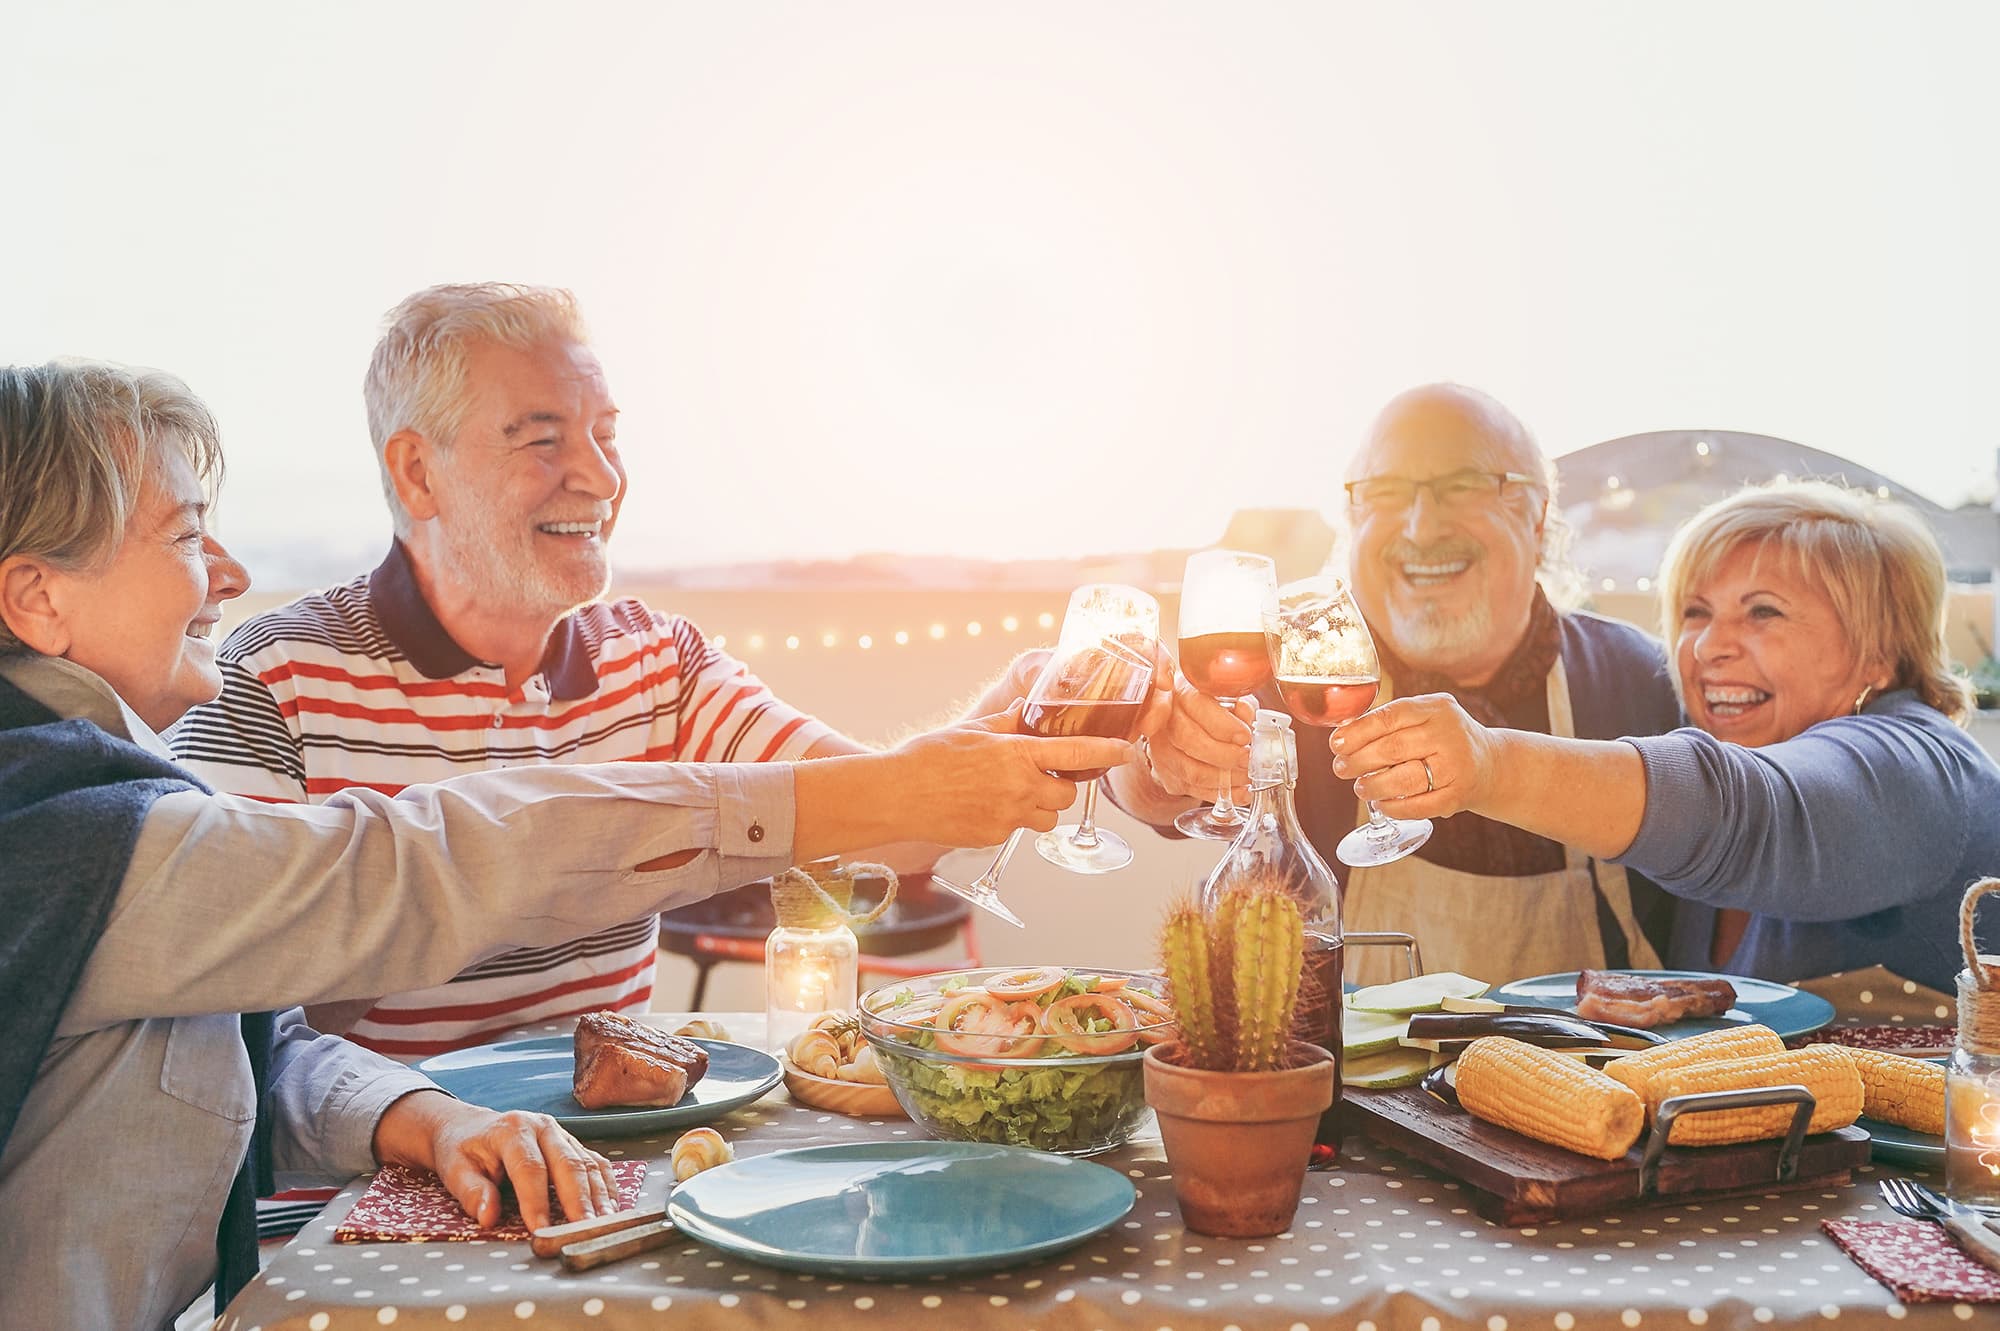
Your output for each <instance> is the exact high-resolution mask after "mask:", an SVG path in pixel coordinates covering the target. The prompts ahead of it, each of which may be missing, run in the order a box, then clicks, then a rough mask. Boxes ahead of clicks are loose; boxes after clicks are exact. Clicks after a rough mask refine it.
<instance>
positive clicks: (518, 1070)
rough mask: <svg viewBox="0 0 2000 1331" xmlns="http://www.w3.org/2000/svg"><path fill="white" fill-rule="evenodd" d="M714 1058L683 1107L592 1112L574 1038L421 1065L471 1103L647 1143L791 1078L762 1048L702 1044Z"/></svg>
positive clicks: (498, 1047) (509, 1043)
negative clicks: (577, 1085)
mask: <svg viewBox="0 0 2000 1331" xmlns="http://www.w3.org/2000/svg"><path fill="white" fill-rule="evenodd" d="M695 1043H696V1044H698V1045H700V1046H701V1047H702V1048H703V1049H706V1050H707V1051H708V1075H707V1076H705V1077H703V1078H702V1079H701V1080H700V1081H698V1082H696V1083H695V1084H694V1085H693V1086H691V1087H689V1088H688V1093H687V1094H686V1095H684V1096H682V1097H681V1099H680V1103H679V1104H676V1105H669V1106H666V1107H664V1108H661V1107H654V1108H634V1109H617V1108H613V1109H585V1108H584V1107H583V1106H582V1105H580V1104H578V1103H577V1102H576V1099H575V1097H573V1096H572V1095H570V1093H569V1092H570V1087H571V1085H573V1084H574V1082H575V1078H576V1054H575V1041H574V1040H573V1039H572V1038H571V1037H570V1036H567V1035H551V1036H543V1037H541V1038H538V1039H533V1040H502V1041H501V1042H500V1043H499V1044H482V1045H477V1046H474V1047H473V1048H471V1049H455V1050H453V1051H452V1052H451V1053H449V1054H438V1055H436V1056H435V1057H432V1058H427V1059H425V1060H424V1061H423V1062H421V1063H419V1064H417V1071H419V1072H421V1073H423V1074H424V1075H425V1076H426V1077H429V1078H430V1079H431V1080H432V1081H434V1082H436V1083H437V1084H438V1085H440V1086H442V1087H444V1088H445V1089H446V1090H447V1091H450V1092H451V1093H452V1094H453V1095H455V1096H457V1097H458V1098H459V1099H461V1100H464V1101H465V1102H466V1103H468V1104H475V1105H485V1106H486V1107H487V1108H488V1109H502V1110H505V1109H531V1110H534V1111H535V1112H536V1113H540V1114H550V1115H553V1116H554V1117H555V1120H556V1121H557V1122H558V1123H560V1124H562V1125H563V1126H564V1127H566V1128H568V1129H569V1130H570V1131H571V1132H573V1133H575V1134H576V1135H577V1136H579V1137H641V1136H644V1135H646V1134H647V1133H650V1132H667V1131H671V1130H672V1129H675V1128H691V1127H693V1126H694V1125H695V1124H697V1123H707V1122H708V1121H710V1120H711V1119H716V1118H720V1117H722V1116H723V1115H724V1114H726V1113H728V1112H729V1111H730V1110H732V1109H735V1108H737V1107H738V1106H740V1105H747V1104H749V1103H750V1102H751V1101H752V1100H755V1099H757V1098H759V1097H760V1096H762V1095H764V1094H765V1093H766V1092H768V1091H769V1090H770V1089H771V1088H772V1087H773V1086H776V1085H777V1084H778V1082H779V1081H780V1080H782V1079H783V1075H784V1074H783V1073H782V1072H781V1071H780V1070H779V1068H778V1060H777V1059H775V1058H772V1057H771V1056H770V1055H769V1054H767V1053H765V1052H764V1051H763V1050H761V1049H751V1048H749V1047H748V1046H745V1045H740V1044H729V1043H727V1042H725V1041H722V1040H696V1041H695Z"/></svg>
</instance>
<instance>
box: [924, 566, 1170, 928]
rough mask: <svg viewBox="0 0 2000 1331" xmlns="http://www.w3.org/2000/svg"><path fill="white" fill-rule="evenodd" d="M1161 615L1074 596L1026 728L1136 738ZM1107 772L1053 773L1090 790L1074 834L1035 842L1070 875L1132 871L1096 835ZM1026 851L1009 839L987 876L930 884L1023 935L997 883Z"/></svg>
mask: <svg viewBox="0 0 2000 1331" xmlns="http://www.w3.org/2000/svg"><path fill="white" fill-rule="evenodd" d="M1159 631H1160V606H1159V603H1158V602H1157V601H1155V600H1154V599H1153V598H1152V597H1150V596H1148V595H1146V593H1144V592H1142V591H1140V590H1139V589H1138V588H1136V587H1124V586H1120V585H1118V584H1116V583H1092V584H1089V585H1087V586H1083V587H1079V588H1077V589H1076V590H1075V591H1074V592H1072V593H1070V598H1069V609H1068V610H1067V611H1065V612H1064V614H1063V623H1062V634H1061V636H1060V638H1059V639H1058V640H1057V643H1056V650H1055V653H1054V655H1052V656H1050V657H1049V660H1048V663H1047V664H1046V665H1044V666H1043V667H1042V673H1041V674H1039V675H1037V676H1036V677H1035V682H1034V684H1033V686H1031V687H1030V688H1029V690H1028V701H1027V705H1026V707H1024V708H1023V709H1022V712H1021V726H1022V728H1023V729H1024V730H1026V731H1028V732H1029V733H1031V734H1036V735H1101V736H1105V737H1108V738H1111V739H1124V740H1130V739H1132V738H1134V737H1136V736H1137V735H1138V733H1139V721H1140V718H1141V717H1142V715H1143V714H1144V712H1145V709H1146V695H1147V693H1148V691H1149V690H1150V689H1151V688H1152V686H1153V652H1154V650H1155V648H1156V646H1157V644H1158V637H1159ZM1104 771H1105V769H1104V768H1101V767H1093V768H1089V769H1086V770H1083V771H1076V772H1057V773H1055V775H1056V776H1060V777H1066V778H1068V779H1069V780H1071V781H1081V782H1085V783H1087V784H1086V785H1085V787H1084V792H1083V817H1082V821H1081V822H1079V823H1078V824H1077V825H1076V826H1075V827H1074V828H1073V829H1070V830H1068V831H1067V832H1066V831H1065V829H1062V828H1057V829H1056V830H1054V831H1051V832H1044V833H1042V834H1041V836H1039V837H1037V838H1036V839H1035V849H1036V850H1038V851H1039V852H1041V855H1042V858H1044V859H1046V860H1048V861H1049V862H1050V863H1052V864H1057V865H1060V866H1061V867H1063V868H1065V869H1068V870H1070V871H1072V872H1074V873H1108V872H1110V871H1111V870H1113V869H1122V868H1123V867H1125V866H1126V865H1127V864H1130V863H1131V862H1132V848H1131V847H1130V846H1128V845H1126V844H1125V842H1124V840H1123V839H1122V838H1121V837H1119V836H1117V835H1115V834H1114V833H1111V832H1106V831H1104V830H1103V829H1101V828H1099V827H1098V826H1097V820H1096V812H1097V778H1098V777H1100V776H1102V775H1104ZM1020 841H1021V829H1018V828H1017V829H1016V830H1015V831H1014V833H1013V835H1011V836H1009V837H1008V838H1007V841H1006V844H1004V845H1003V846H1001V847H1000V852H999V853H998V854H997V855H995V856H994V857H993V863H992V864H990V865H988V866H987V869H986V872H985V873H983V874H981V875H979V877H977V878H975V879H973V880H972V881H971V882H969V883H954V882H952V881H950V880H949V879H946V878H943V877H940V876H938V875H937V874H935V873H933V874H932V876H931V881H932V882H934V883H936V884H937V885H938V886H940V887H942V888H944V889H945V890H946V891H948V892H953V893H956V894H957V895H959V896H961V897H964V898H965V899H966V900H967V901H969V902H971V903H972V904H973V905H975V906H977V907H979V908H980V909H981V910H984V911H987V912H989V913H990V914H992V915H995V916H997V917H998V918H1000V919H1003V920H1005V921H1007V923H1009V924H1011V925H1014V926H1015V927H1017V928H1022V927H1025V926H1023V925H1022V924H1021V920H1020V917H1019V916H1017V915H1015V914H1014V912H1013V911H1012V910H1010V909H1008V907H1007V905H1006V903H1004V902H1002V901H1001V900H1000V875H1002V874H1003V873H1005V872H1006V871H1007V862H1008V861H1009V860H1011V859H1012V858H1013V856H1014V850H1015V848H1016V847H1017V846H1018V845H1019V844H1020Z"/></svg>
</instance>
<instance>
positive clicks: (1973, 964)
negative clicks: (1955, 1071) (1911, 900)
mask: <svg viewBox="0 0 2000 1331" xmlns="http://www.w3.org/2000/svg"><path fill="white" fill-rule="evenodd" d="M1994 892H2000V878H1982V879H1980V880H1979V881H1978V882H1976V883H1974V884H1973V885H1972V886H1971V887H1968V888H1967V889H1965V900H1964V902H1963V903H1961V904H1960V906H1959V908H1958V941H1959V946H1960V947H1961V948H1963V949H1964V951H1965V969H1964V970H1963V971H1961V972H1959V976H1958V1043H1959V1048H1961V1049H1971V1050H1974V1051H1977V1052H1979V1053H1994V1054H2000V965H1994V964H1992V963H1991V962H1990V961H1989V960H1988V959H1987V958H1985V957H1982V956H1980V954H1979V945H1978V943H1977V942H1976V941H1975V940H1974V938H1973V935H1972V922H1973V917H1974V916H1975V915H1976V914H1978V911H1979V902H1980V899H1981V898H1983V897H1985V896H1987V895H1988V894H1989V893H1994Z"/></svg>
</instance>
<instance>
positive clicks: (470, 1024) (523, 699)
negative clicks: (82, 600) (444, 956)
mask: <svg viewBox="0 0 2000 1331" xmlns="http://www.w3.org/2000/svg"><path fill="white" fill-rule="evenodd" d="M218 659H219V661H220V663H221V667H222V674H223V691H222V696H221V697H220V698H218V699H217V700H216V701H214V702H212V703H208V704H206V705H204V706H202V707H198V708H196V709H195V710H193V711H191V712H189V713H188V714H187V716H186V717H184V718H183V719H182V720H181V722H180V723H179V724H178V725H176V726H175V727H174V728H173V730H172V731H170V732H169V734H168V741H169V742H170V743H171V744H172V745H173V748H174V752H175V753H176V754H177V755H178V756H179V758H180V760H181V762H182V763H183V764H184V765H185V766H186V767H187V768H188V769H189V770H190V771H192V772H194V773H196V774H197V775H199V776H200V777H201V778H202V779H203V780H204V781H207V782H209V783H210V784H211V785H213V786H215V787H216V788H217V789H218V790H224V791H228V792H231V793H234V794H239V795H249V796H254V797H257V798H262V799H272V800H287V801H294V802H297V801H311V802H314V803H318V802H321V801H323V800H325V799H326V798H327V797H328V796H329V795H332V794H333V793H334V792H335V791H339V790H344V789H346V788H348V787H350V786H366V787H368V788H369V789H372V790H378V791H382V792H384V793H385V794H391V795H393V794H395V793H397V792H399V791H400V790H402V788H403V787H404V786H407V785H415V784H418V783H422V782H433V781H442V780H445V779H447V778H450V777H454V776H462V775H464V774H465V773H467V772H478V771H486V770H488V769H491V768H496V767H512V766H517V765H519V764H523V763H588V762H624V761H633V760H655V761H663V762H672V761H688V762H773V761H787V760H791V759H796V758H799V757H801V756H803V755H804V753H805V751H806V750H807V749H808V748H810V747H811V746H812V745H813V744H814V743H815V742H816V741H818V740H819V739H821V738H822V737H824V736H826V735H827V734H829V733H831V732H830V731H829V730H828V728H827V727H826V726H825V725H824V724H823V723H821V722H819V721H816V720H814V719H813V718H812V717H810V716H807V715H806V714H805V713H803V712H800V711H798V710H796V709H795V708H792V707H789V706H787V705H786V704H784V703H782V702H780V701H779V700H778V699H777V698H775V697H774V696H772V694H771V691H770V690H769V689H768V688H766V687H765V686H764V684H763V683H762V682H761V681H759V680H758V679H757V678H756V677H755V676H753V675H752V674H751V673H750V672H749V670H748V669H747V668H746V667H745V666H743V665H742V664H741V663H740V662H738V661H734V660H732V659H730V658H729V657H727V656H725V655H723V654H722V653H721V652H720V651H718V650H716V648H715V647H714V646H713V645H711V644H710V643H709V642H708V641H707V640H706V639H705V638H704V637H703V636H702V634H701V631H700V630H699V629H698V628H696V627H695V626H694V625H693V624H692V623H690V622H688V621H687V620H685V619H681V618H679V617H678V616H672V615H661V614H658V613H656V612H654V611H652V610H649V609H648V608H647V607H646V606H645V605H643V604H642V603H640V602H639V601H636V600H630V599H627V600H620V601H613V602H599V603H593V604H591V605H587V606H584V607H582V608H581V609H579V610H576V611H574V612H573V613H571V614H570V615H568V616H567V617H565V618H564V619H563V620H562V622H561V623H560V624H558V625H557V626H556V630H555V633H554V634H553V635H552V637H551V640H550V646H549V650H548V654H547V655H546V656H545V657H544V658H543V662H542V671H541V673H539V674H537V675H536V676H535V677H533V678H531V679H529V680H528V681H527V682H526V683H525V684H524V685H522V686H521V687H519V688H513V689H510V688H508V687H507V683H506V679H505V677H504V673H503V672H502V671H501V670H500V668H499V667H497V666H491V665H486V664H484V663H482V662H479V661H475V660H474V659H473V658H472V657H470V656H469V655H467V654H466V652H465V651H464V649H463V648H461V647H459V646H458V644H457V643H455V642H453V641H452V639H451V637H450V635H449V634H447V633H446V632H445V631H444V628H443V626H442V625H441V624H439V623H438V621H437V617H436V616H435V615H434V614H433V613H432V612H431V609H430V607H429V606H428V605H427V604H426V603H425V602H424V599H423V597H422V595H421V593H420V592H419V591H418V590H417V586H416V582H415V579H414V578H413V577H412V575H411V571H410V566H409V562H408V556H407V554H406V553H405V552H404V549H403V546H402V544H401V543H400V542H398V543H397V544H396V546H395V547H394V548H393V549H392V550H391V551H390V553H389V557H388V558H387V559H386V560H384V561H383V563H382V565H381V566H380V567H379V568H377V569H376V570H375V571H374V572H373V573H371V574H368V575H367V576H365V577H360V578H356V579H354V580H353V581H352V582H349V583H346V584H344V585H342V586H339V587H335V588H332V589H331V590H328V591H325V592H320V593H314V594H312V595H309V596H305V597H302V598H300V599H299V600H297V601H294V602H292V603H291V604H289V605H286V606H281V607H279V608H278V609H276V610H271V611H267V612H266V613H264V614H261V615H258V616H257V617H256V618H254V619H251V620H249V621H248V622H246V623H245V624H243V625H242V626H241V627H239V628H238V629H237V630H236V631H235V632H234V633H232V634H230V635H229V639H228V641H227V642H225V643H224V644H223V645H222V648H221V650H220V652H219V653H218ZM530 853H532V852H530ZM605 853H606V854H607V855H615V854H617V850H616V849H615V848H613V847H607V848H606V850H605ZM657 940H658V921H657V919H656V918H655V917H652V916H648V917H647V918H645V919H643V920H634V921H632V922H631V923H630V924H627V925H623V926H620V927H618V928H614V929H607V930H605V931H603V932H601V933H597V934H592V935H591V936H589V937H587V938H579V939H576V940H574V941H572V942H570V943H566V944H563V945H561V946H559V947H548V948H530V949H524V950H520V951H514V952H506V953H502V954H501V955H498V956H493V957H488V958H486V959H484V960H483V961H481V962H479V963H478V964H477V965H475V966H474V967H472V969H470V970H468V971H466V972H465V973H464V974H462V975H460V976H458V977H457V978H456V979H454V980H452V981H451V982H449V983H447V984H442V985H438V986H436V987H435V988H432V989H426V990H421V991H418V992H414V993H404V994H392V995H389V996H387V997H384V998H382V999H380V1000H379V1001H378V1002H377V1003H376V1004H375V1005H374V1007H373V1008H371V1009H370V1010H369V1012H368V1013H367V1015H366V1016H365V1017H363V1018H362V1019H361V1021H360V1023H359V1024H358V1025H356V1026H355V1027H354V1028H353V1029H352V1030H351V1031H349V1032H348V1037H349V1038H350V1039H353V1040H355V1041H356V1042H358V1043H360V1044H363V1045H366V1046H367V1047H369V1048H370V1049H374V1050H377V1051H379V1052H381V1053H384V1054H387V1055H389V1056H390V1057H393V1058H400V1059H403V1060H405V1061H411V1062H413V1061H415V1060H417V1059H421V1058H427V1057H429V1056H430V1055H432V1054H438V1053H444V1052H446V1051H448V1050H452V1049H461V1048H464V1047H466V1046H467V1045H474V1044H480V1043H483V1042H485V1041H487V1040H490V1039H492V1038H494V1037H495V1036H497V1035H498V1034H499V1033H501V1032H503V1031H507V1030H509V1029H512V1028H513V1027H516V1026H520V1025H523V1024H525V1023H527V1022H531V1021H541V1020H546V1019H549V1018H554V1017H562V1016H571V1015H575V1014H577V1013H581V1012H589V1011H594V1010H599V1009H605V1008H610V1009H629V1008H643V1007H645V1006H646V1003H647V1000H648V999H649V998H650V997H651V996H652V991H653V968H654V962H655V958H656V956H657V947H658V941H657Z"/></svg>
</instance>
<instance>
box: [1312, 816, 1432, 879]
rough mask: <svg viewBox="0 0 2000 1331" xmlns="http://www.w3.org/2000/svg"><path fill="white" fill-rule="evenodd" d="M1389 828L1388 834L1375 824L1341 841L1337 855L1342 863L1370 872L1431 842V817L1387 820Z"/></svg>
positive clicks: (1350, 834)
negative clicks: (1371, 869)
mask: <svg viewBox="0 0 2000 1331" xmlns="http://www.w3.org/2000/svg"><path fill="white" fill-rule="evenodd" d="M1387 827H1388V829H1389V831H1388V833H1387V834H1384V833H1382V832H1380V831H1378V830H1377V829H1376V828H1375V827H1374V825H1372V824H1367V825H1363V826H1361V827H1357V828H1355V829H1354V830H1353V831H1352V832H1349V833H1348V834H1347V835H1346V836H1344V837H1342V838H1341V839H1340V844H1339V845H1338V846H1336V847H1334V851H1333V853H1334V854H1335V855H1336V856H1338V857H1339V858H1340V862H1341V863H1342V864H1347V865H1352V866H1353V867H1354V868H1357V869H1366V868H1369V867H1371V866H1373V865H1377V864H1392V863H1394V862H1395V861H1397V860H1400V859H1402V858H1403V857H1404V856H1405V855H1409V854H1412V853H1413V852H1415V851H1416V849H1417V847H1419V846H1421V845H1423V844H1424V842H1426V841H1429V840H1430V839H1431V820H1430V819H1428V818H1391V819H1388V820H1387Z"/></svg>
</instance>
